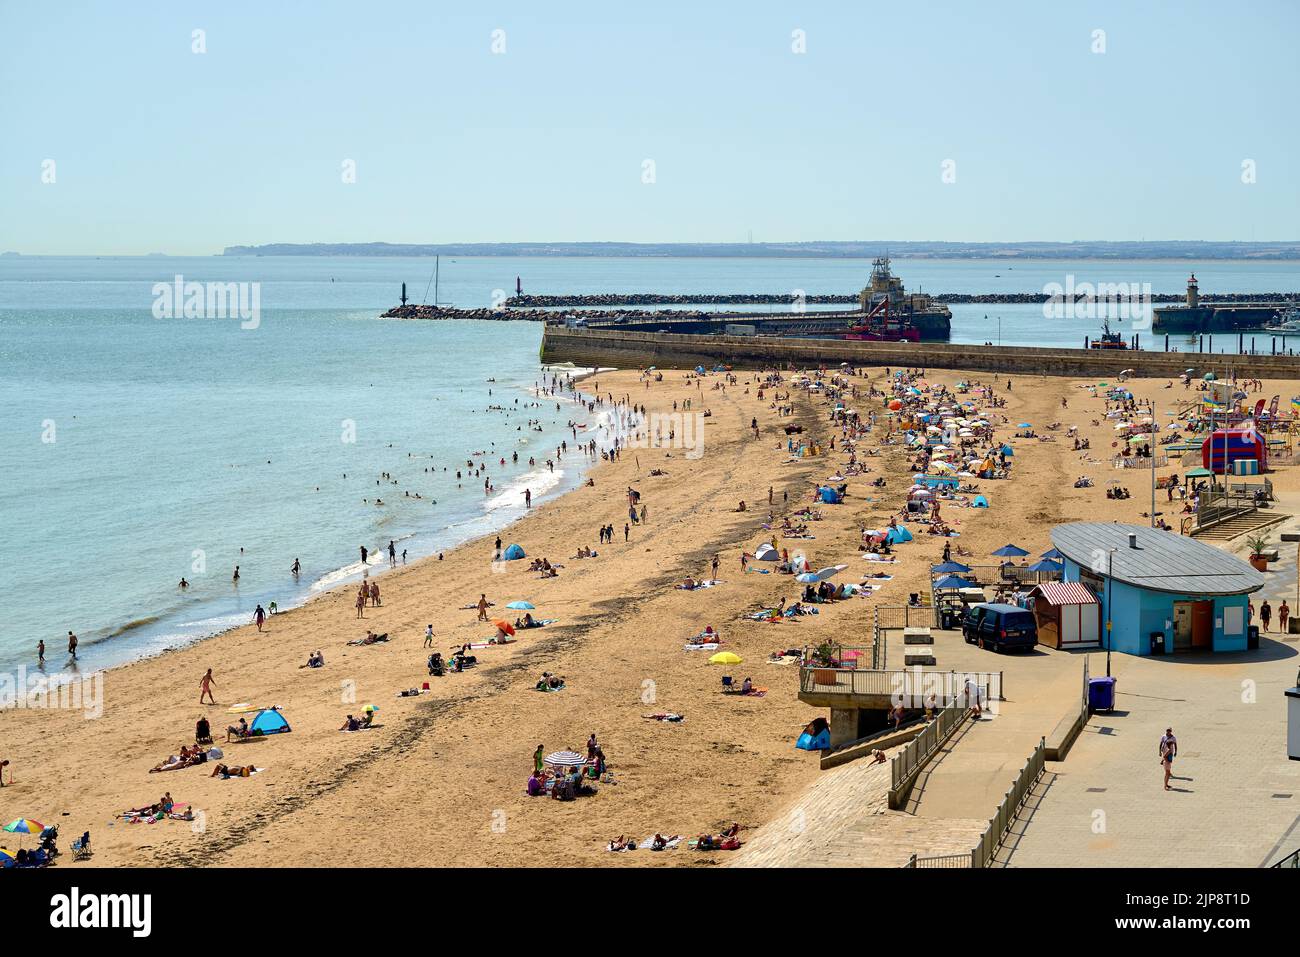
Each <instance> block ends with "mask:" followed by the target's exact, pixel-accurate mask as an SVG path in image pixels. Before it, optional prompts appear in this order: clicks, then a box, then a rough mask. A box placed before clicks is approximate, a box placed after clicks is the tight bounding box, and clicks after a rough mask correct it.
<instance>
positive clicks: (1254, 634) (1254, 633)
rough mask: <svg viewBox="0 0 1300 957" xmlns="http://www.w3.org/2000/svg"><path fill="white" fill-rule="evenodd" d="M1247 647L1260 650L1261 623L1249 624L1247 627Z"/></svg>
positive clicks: (1251, 649)
mask: <svg viewBox="0 0 1300 957" xmlns="http://www.w3.org/2000/svg"><path fill="white" fill-rule="evenodd" d="M1246 647H1247V648H1248V649H1249V650H1250V651H1258V650H1259V625H1249V626H1247V628H1246Z"/></svg>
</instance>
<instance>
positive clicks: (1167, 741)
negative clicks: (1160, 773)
mask: <svg viewBox="0 0 1300 957" xmlns="http://www.w3.org/2000/svg"><path fill="white" fill-rule="evenodd" d="M1177 756H1178V739H1177V738H1175V737H1174V729H1173V728H1165V733H1164V737H1162V738H1161V739H1160V766H1161V767H1162V768H1164V769H1165V790H1166V791H1168V790H1171V789H1170V787H1169V778H1170V777H1171V775H1172V774H1173V769H1174V758H1176V757H1177Z"/></svg>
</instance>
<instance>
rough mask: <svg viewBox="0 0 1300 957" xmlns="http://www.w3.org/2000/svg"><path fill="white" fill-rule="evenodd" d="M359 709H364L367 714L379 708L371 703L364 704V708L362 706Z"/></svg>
mask: <svg viewBox="0 0 1300 957" xmlns="http://www.w3.org/2000/svg"><path fill="white" fill-rule="evenodd" d="M361 710H362V711H365V712H366V713H367V714H374V713H375V712H376V711H378V710H379V709H378V708H377V707H375V706H374V705H373V704H368V705H366V706H365V707H364V708H362V709H361Z"/></svg>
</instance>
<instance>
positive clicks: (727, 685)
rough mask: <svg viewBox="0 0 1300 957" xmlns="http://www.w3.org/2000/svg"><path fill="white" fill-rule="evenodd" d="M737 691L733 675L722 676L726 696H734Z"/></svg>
mask: <svg viewBox="0 0 1300 957" xmlns="http://www.w3.org/2000/svg"><path fill="white" fill-rule="evenodd" d="M735 690H736V685H735V683H734V682H733V681H732V678H731V675H723V676H722V691H723V693H724V694H732V693H733V692H735Z"/></svg>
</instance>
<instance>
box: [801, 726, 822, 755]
mask: <svg viewBox="0 0 1300 957" xmlns="http://www.w3.org/2000/svg"><path fill="white" fill-rule="evenodd" d="M794 746H795V747H796V748H799V749H800V750H801V751H825V750H826V749H827V748H829V747H830V746H831V729H830V728H829V727H825V728H822V729H821V730H820V731H818V732H817V733H816V734H815V735H813V734H809V733H808V732H807V731H805V732H804V733H803V734H801V735H799V740H798V741H796V742H795V743H794Z"/></svg>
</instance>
